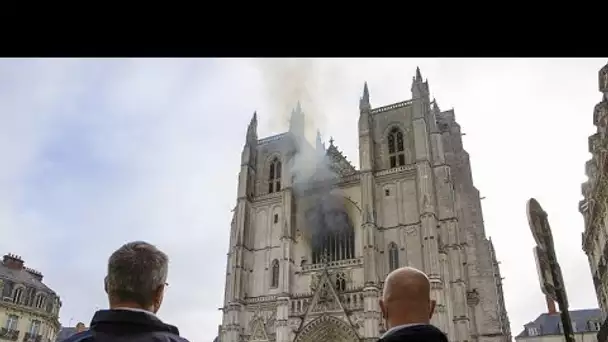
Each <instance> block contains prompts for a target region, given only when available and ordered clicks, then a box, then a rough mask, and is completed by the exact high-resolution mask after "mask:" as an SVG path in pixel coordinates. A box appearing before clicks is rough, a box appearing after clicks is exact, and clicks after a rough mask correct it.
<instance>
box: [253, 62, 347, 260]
mask: <svg viewBox="0 0 608 342" xmlns="http://www.w3.org/2000/svg"><path fill="white" fill-rule="evenodd" d="M255 62H256V63H257V65H256V66H257V67H258V68H259V70H260V72H261V73H262V79H263V82H264V86H265V88H266V89H265V93H266V95H267V100H268V102H269V103H270V104H271V107H270V108H271V111H272V113H270V114H271V119H270V124H271V126H272V127H271V128H273V129H274V130H278V131H285V130H286V128H288V127H289V126H290V118H291V114H292V111H293V110H294V107H296V105H297V103H300V104H301V108H302V111H303V112H304V113H305V117H304V118H305V120H304V122H303V123H302V124H303V125H304V127H303V131H304V133H305V138H306V140H307V141H308V143H307V142H306V141H302V140H299V141H298V140H297V141H296V143H297V144H298V146H297V152H296V154H295V155H294V156H293V158H292V159H291V161H290V174H291V175H293V189H294V195H295V196H296V197H299V198H302V197H305V196H307V195H308V194H309V193H310V192H311V191H313V192H314V193H315V195H316V196H319V197H318V200H317V201H316V204H317V205H316V206H315V207H314V208H312V209H311V210H309V211H308V212H307V213H300V214H301V215H304V216H305V217H304V220H301V221H300V222H306V224H305V226H304V227H300V229H301V230H302V232H303V233H305V235H307V236H309V238H310V242H311V244H312V245H313V249H314V248H315V247H319V248H324V247H323V246H324V243H326V242H327V241H328V240H329V239H334V240H335V238H336V236H337V235H339V234H341V232H346V233H348V231H347V230H345V228H347V227H348V226H349V225H350V223H349V219H348V216H347V215H345V210H344V203H343V201H341V200H339V199H336V198H335V197H333V196H331V195H330V192H331V189H332V185H333V180H334V179H335V178H337V177H336V176H337V175H336V174H335V172H334V171H333V170H332V169H331V167H330V161H329V159H328V158H327V157H326V156H325V150H324V149H320V148H319V147H320V146H319V144H320V141H318V138H317V130H318V128H319V127H322V126H323V124H324V123H325V120H324V118H325V116H324V113H323V109H322V106H321V103H323V101H322V98H321V96H325V95H327V94H323V92H322V89H323V87H322V86H323V84H322V81H323V80H322V78H321V75H322V74H323V73H322V72H321V71H322V70H321V67H320V64H319V62H318V61H316V60H312V59H271V60H256V61H255ZM291 124H292V125H294V123H291ZM296 128H301V127H296ZM311 142H312V143H311ZM313 188H314V189H313ZM319 248H317V249H319Z"/></svg>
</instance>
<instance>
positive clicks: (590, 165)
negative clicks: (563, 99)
mask: <svg viewBox="0 0 608 342" xmlns="http://www.w3.org/2000/svg"><path fill="white" fill-rule="evenodd" d="M598 81H599V82H598V83H599V90H600V92H601V93H602V99H601V101H600V102H599V103H598V104H597V105H596V106H595V109H594V111H593V124H594V125H595V126H596V127H597V131H596V133H595V134H593V135H592V136H590V137H589V152H591V155H592V157H591V160H589V161H587V163H586V164H585V172H586V174H587V177H589V179H588V180H587V182H585V183H583V186H582V192H583V197H584V198H583V200H582V201H581V202H580V204H579V210H580V212H581V213H582V214H583V218H584V222H585V228H584V231H583V250H584V251H585V254H587V257H588V259H589V267H590V268H591V274H592V275H593V284H594V287H595V293H596V294H597V300H598V303H599V306H600V309H601V310H602V312H604V314H606V313H608V272H607V271H606V269H607V268H608V225H607V224H608V221H607V220H606V215H607V214H608V210H607V209H608V159H607V158H608V149H607V147H608V64H606V65H605V66H604V67H603V68H601V69H600V71H599V73H598ZM604 325H605V326H604V327H602V333H603V336H604V337H603V340H608V338H606V336H608V323H607V324H604ZM603 340H602V341H603Z"/></svg>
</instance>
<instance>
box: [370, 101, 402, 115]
mask: <svg viewBox="0 0 608 342" xmlns="http://www.w3.org/2000/svg"><path fill="white" fill-rule="evenodd" d="M412 102H413V100H406V101H401V102H397V103H392V104H389V105H386V106H382V107H378V108H374V109H372V110H371V111H370V113H372V114H378V113H382V112H386V111H389V110H392V109H397V108H401V107H407V106H409V105H410V104H412Z"/></svg>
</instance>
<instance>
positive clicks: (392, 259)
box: [387, 241, 399, 272]
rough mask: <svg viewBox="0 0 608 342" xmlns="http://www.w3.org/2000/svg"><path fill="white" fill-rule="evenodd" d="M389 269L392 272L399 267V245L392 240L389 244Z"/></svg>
mask: <svg viewBox="0 0 608 342" xmlns="http://www.w3.org/2000/svg"><path fill="white" fill-rule="evenodd" d="M387 254H388V271H389V272H392V271H394V270H396V269H397V268H399V247H397V244H396V243H394V242H392V241H391V243H389V244H388V253H387Z"/></svg>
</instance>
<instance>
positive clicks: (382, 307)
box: [378, 298, 386, 319]
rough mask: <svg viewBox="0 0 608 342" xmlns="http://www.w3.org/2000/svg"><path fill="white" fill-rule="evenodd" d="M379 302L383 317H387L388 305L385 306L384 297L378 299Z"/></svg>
mask: <svg viewBox="0 0 608 342" xmlns="http://www.w3.org/2000/svg"><path fill="white" fill-rule="evenodd" d="M378 304H380V312H381V313H382V318H384V319H386V307H385V306H384V301H383V300H382V298H380V299H379V300H378Z"/></svg>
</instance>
